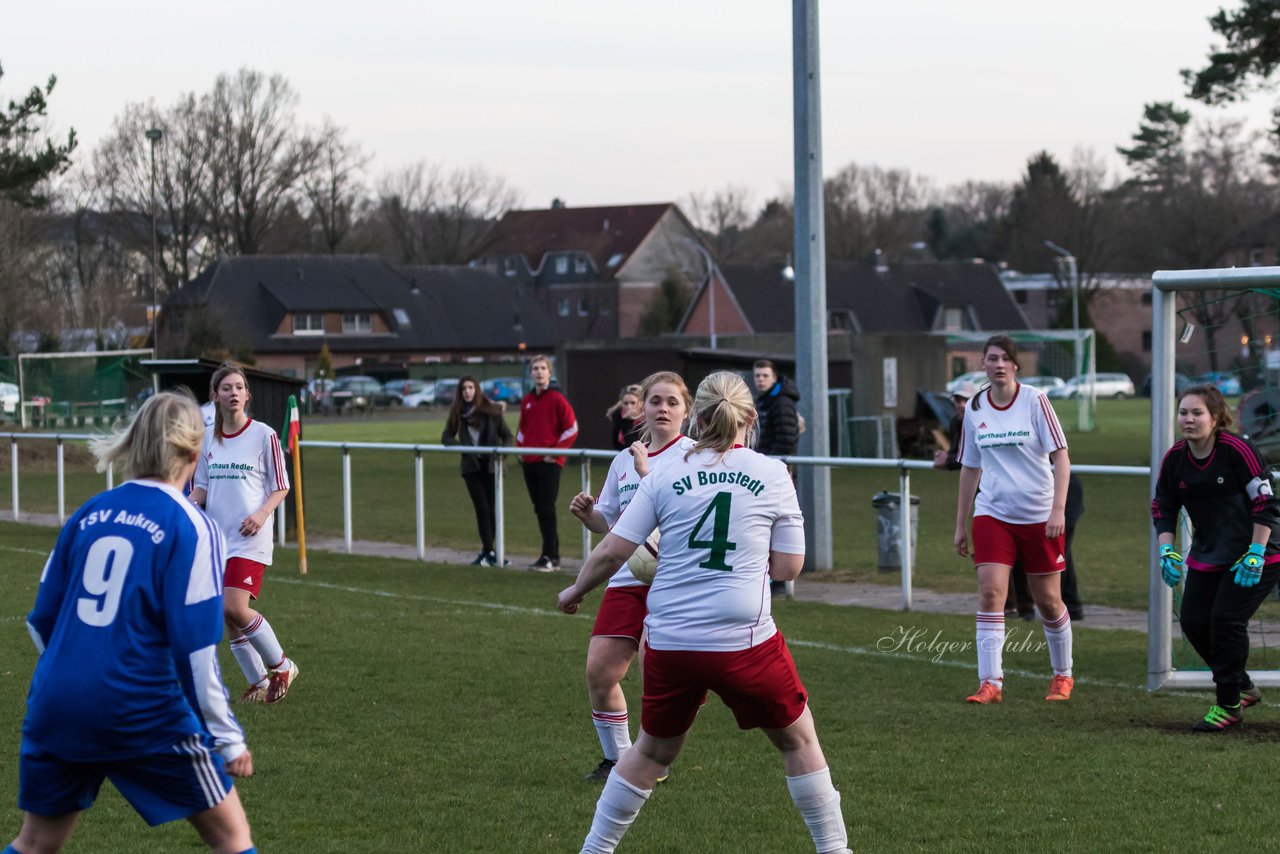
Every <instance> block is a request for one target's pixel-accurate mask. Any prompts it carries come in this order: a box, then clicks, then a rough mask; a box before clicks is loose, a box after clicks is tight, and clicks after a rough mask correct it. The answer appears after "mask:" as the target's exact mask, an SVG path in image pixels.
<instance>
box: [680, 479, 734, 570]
mask: <svg viewBox="0 0 1280 854" xmlns="http://www.w3.org/2000/svg"><path fill="white" fill-rule="evenodd" d="M732 504H733V495H732V494H731V493H728V492H717V493H716V497H715V498H713V499H711V503H710V504H708V505H707V509H706V510H704V511H703V513H702V517H701V518H700V519H698V524H696V525H694V526H693V533H691V534H689V548H690V549H710V550H711V554H709V555H707V559H706V560H704V561H702V562H701V563H699V564H698V566H700V567H702V568H703V569H716V570H719V571H721V572H732V571H733V567H731V566H729V565H728V564H727V563H725V562H724V558H725V555H727V554H728V553H729V552H731V551H734V550H735V549H737V548H738V544H737V543H733V542H730V541H729V508H730V506H731V505H732ZM712 513H715V514H716V515H715V518H714V519H712V520H711V539H709V540H699V539H698V538H697V537H698V532H699V531H701V530H702V526H703V525H705V524H706V522H707V517H708V516H710V515H711V514H712Z"/></svg>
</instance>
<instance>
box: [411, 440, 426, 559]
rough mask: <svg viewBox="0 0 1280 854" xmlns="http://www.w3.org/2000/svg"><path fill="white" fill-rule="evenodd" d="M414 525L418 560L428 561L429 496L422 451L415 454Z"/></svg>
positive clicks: (415, 451)
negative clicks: (424, 476)
mask: <svg viewBox="0 0 1280 854" xmlns="http://www.w3.org/2000/svg"><path fill="white" fill-rule="evenodd" d="M413 510H414V513H413V515H414V519H413V523H414V526H415V528H416V530H417V540H416V542H417V544H418V560H426V559H427V494H426V483H425V481H424V480H423V474H422V451H420V450H418V449H414V452H413Z"/></svg>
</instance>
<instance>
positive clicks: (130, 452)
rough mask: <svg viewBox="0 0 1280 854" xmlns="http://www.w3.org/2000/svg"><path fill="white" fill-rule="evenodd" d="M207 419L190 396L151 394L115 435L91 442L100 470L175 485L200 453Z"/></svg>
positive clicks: (175, 393) (90, 448) (165, 393)
mask: <svg viewBox="0 0 1280 854" xmlns="http://www.w3.org/2000/svg"><path fill="white" fill-rule="evenodd" d="M203 443H204V418H202V417H201V415H200V407H198V406H196V402H195V401H194V400H192V399H191V398H190V397H188V396H186V395H184V394H179V393H177V392H172V391H162V392H160V393H159V394H155V395H152V396H151V397H150V398H148V399H147V402H146V403H144V404H142V408H141V409H139V410H138V412H137V414H135V415H134V416H133V418H132V419H130V420H129V421H128V422H127V423H125V424H124V425H123V426H122V427H120V428H119V429H117V430H116V431H115V432H114V433H111V434H108V435H106V436H95V437H94V438H92V439H90V440H89V450H91V451H93V455H94V456H95V457H97V458H98V466H97V468H98V471H106V470H107V466H121V467H122V468H123V473H124V477H125V478H126V479H127V480H136V479H137V478H140V477H158V478H160V479H161V480H164V481H167V482H169V483H172V482H174V481H176V480H178V478H179V476H180V475H181V474H182V470H183V469H184V468H185V467H186V466H187V465H188V464H190V462H191V460H192V459H193V458H195V457H196V456H198V455H199V454H200V447H201V445H202V444H203Z"/></svg>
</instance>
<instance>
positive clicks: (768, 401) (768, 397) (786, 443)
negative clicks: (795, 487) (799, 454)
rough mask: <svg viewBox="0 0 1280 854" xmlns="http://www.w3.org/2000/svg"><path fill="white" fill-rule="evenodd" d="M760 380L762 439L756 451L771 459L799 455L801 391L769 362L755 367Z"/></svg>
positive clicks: (758, 403) (758, 399) (761, 361)
mask: <svg viewBox="0 0 1280 854" xmlns="http://www.w3.org/2000/svg"><path fill="white" fill-rule="evenodd" d="M752 375H753V376H754V378H755V381H756V393H757V394H756V414H757V416H758V417H759V420H760V428H759V430H760V437H759V439H758V440H757V441H756V450H757V451H759V452H760V453H762V454H766V455H768V456H771V457H785V456H789V455H791V454H794V453H795V452H796V444H797V443H798V442H799V441H800V413H799V411H798V410H797V409H796V404H798V403H799V402H800V389H798V388H797V387H796V384H795V383H794V382H793V381H792V380H791V379H790V378H788V377H784V376H779V374H778V370H777V368H775V367H774V364H773V362H770V361H769V360H768V359H759V360H757V361H756V363H755V364H754V365H753V366H752Z"/></svg>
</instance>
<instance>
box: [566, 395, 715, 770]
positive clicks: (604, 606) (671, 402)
mask: <svg viewBox="0 0 1280 854" xmlns="http://www.w3.org/2000/svg"><path fill="white" fill-rule="evenodd" d="M628 388H634V389H637V391H636V394H637V395H639V397H640V399H641V400H643V401H644V412H643V415H644V419H645V423H646V425H647V427H646V429H645V437H644V439H643V440H642V441H637V442H635V443H634V444H633V445H632V446H631V447H629V448H627V449H626V450H624V451H621V452H619V454H618V456H616V457H614V459H613V462H612V463H611V464H610V465H609V471H608V473H607V474H606V475H605V478H604V486H603V487H601V489H600V495H599V496H598V497H593V496H592V495H591V494H590V493H588V492H579V493H578V494H577V495H575V496H574V498H573V501H572V502H571V503H570V505H569V511H570V512H571V513H573V515H574V516H576V517H578V519H579V520H581V522H582V524H583V526H584V527H586V528H587V529H588V530H590V531H592V532H594V533H597V534H607V533H609V529H610V528H611V527H613V524H614V523H615V522H617V521H618V517H619V516H620V515H622V511H623V510H625V509H626V508H627V505H628V504H630V503H631V499H632V498H633V497H635V494H636V490H638V489H639V488H640V482H641V481H642V480H643V479H644V478H646V477H648V476H649V475H650V473H651V472H653V471H656V470H658V469H659V468H660V467H662V466H664V465H667V464H668V463H670V462H671V461H672V460H673V459H679V458H680V454H681V453H682V451H681V448H682V446H683V445H684V444H686V443H685V442H681V441H680V440H681V439H683V438H684V436H683V434H682V433H681V432H680V431H681V430H682V429H684V422H685V420H686V419H687V418H688V416H689V409H690V407H692V405H693V397H692V396H691V395H690V394H689V388H688V386H686V385H685V384H684V380H683V379H682V378H681V377H680V375H679V374H675V373H672V372H670V371H659V372H658V373H656V374H652V375H650V376H649V377H647V378H646V379H645V381H644V382H643V383H642V384H641V385H638V386H628ZM686 441H687V444H688V445H689V446H692V444H693V443H692V441H688V440H686ZM648 595H649V585H648V583H647V582H644V581H641V580H639V579H638V578H636V577H635V576H634V575H632V574H631V570H630V568H629V567H628V566H627V565H626V564H623V565H622V568H621V569H619V570H618V571H617V572H616V573H615V574H614V576H613V577H612V578H611V579H609V586H608V588H607V589H606V590H605V592H604V598H603V599H602V600H601V601H600V609H599V610H598V611H597V612H596V620H595V624H594V625H593V626H592V629H591V642H590V645H589V646H588V647H587V696H588V699H590V701H591V722H592V724H594V725H595V729H596V735H597V736H598V737H599V739H600V749H601V752H602V753H603V754H604V755H603V758H602V759H601V761H600V764H599V766H597V767H596V769H595V770H594V771H592V772H591V773H590V774H588V775H587V779H588V780H594V781H597V782H600V783H603V782H604V781H605V780H607V779H608V778H609V774H610V772H611V771H612V769H613V766H614V765H616V764H617V762H618V757H619V756H621V755H622V752H623V751H625V750H626V749H627V748H629V747H631V729H630V722H629V721H628V719H627V698H626V695H625V694H623V692H622V685H621V682H622V679H623V677H625V676H626V675H627V670H628V669H630V667H631V661H632V659H634V658H635V657H636V651H637V650H638V649H639V648H640V642H641V640H640V639H641V636H642V634H643V633H644V619H645V617H646V616H647V615H648V613H649V612H648V610H647V609H646V608H645V600H646V599H647V597H648Z"/></svg>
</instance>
